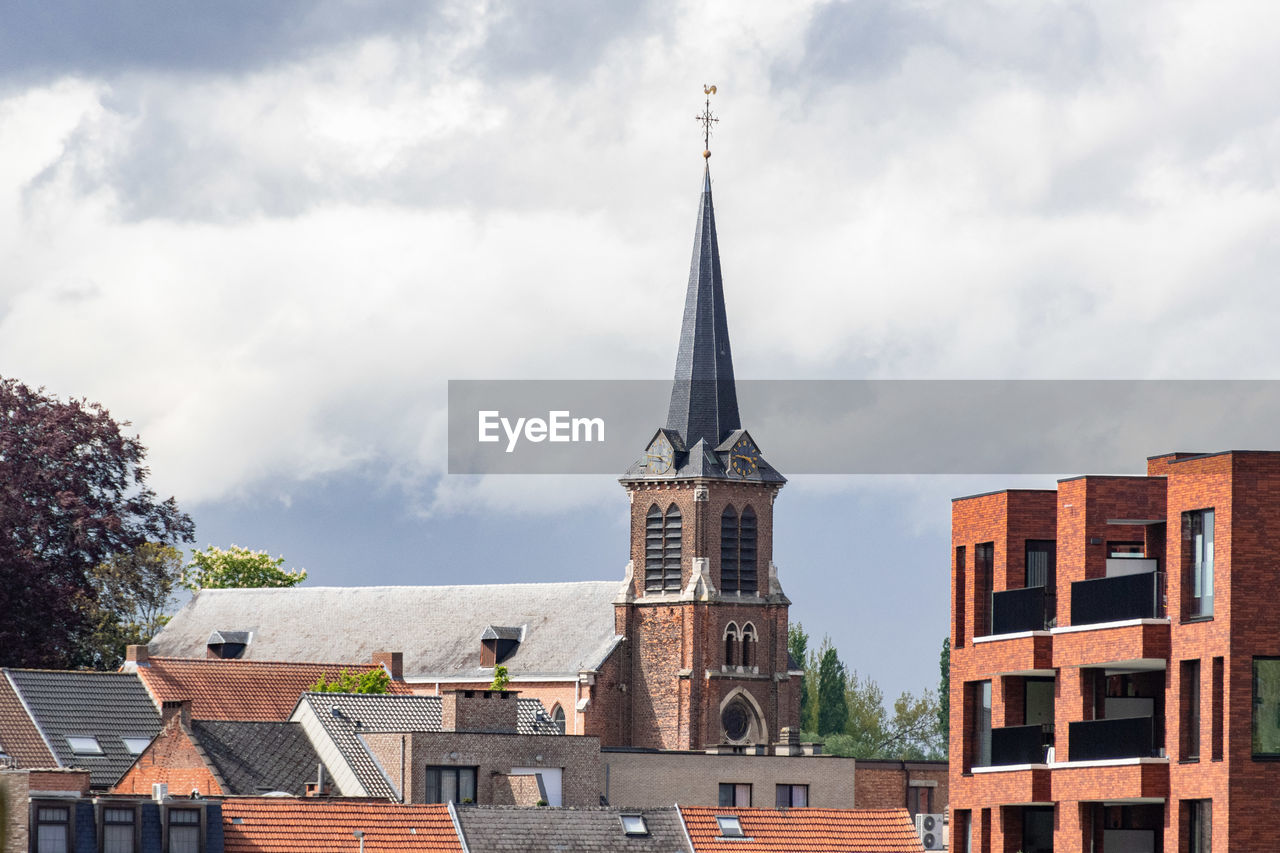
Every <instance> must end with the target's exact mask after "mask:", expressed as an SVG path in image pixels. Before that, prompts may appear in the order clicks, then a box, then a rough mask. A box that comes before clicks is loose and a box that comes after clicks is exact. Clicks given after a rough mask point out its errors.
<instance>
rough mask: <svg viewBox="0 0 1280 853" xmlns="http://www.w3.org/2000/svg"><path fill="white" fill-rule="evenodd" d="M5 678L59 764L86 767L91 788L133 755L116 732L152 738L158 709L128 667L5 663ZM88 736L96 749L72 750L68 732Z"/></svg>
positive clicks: (107, 780) (107, 782) (110, 781)
mask: <svg viewBox="0 0 1280 853" xmlns="http://www.w3.org/2000/svg"><path fill="white" fill-rule="evenodd" d="M5 672H6V674H7V675H8V676H9V682H10V683H11V684H12V685H13V688H14V691H15V692H16V693H17V694H18V695H19V696H20V697H21V699H22V701H23V702H24V703H25V705H26V707H27V708H28V709H30V711H31V718H32V720H33V721H34V722H35V724H36V725H37V726H38V727H39V728H40V731H41V732H42V733H43V734H44V736H45V738H46V739H47V740H48V742H49V744H50V745H51V746H52V747H53V752H54V755H55V756H56V757H57V759H58V764H59V765H60V766H62V767H81V768H84V769H86V770H88V771H89V780H90V784H91V785H92V786H93V787H95V788H106V787H110V786H111V785H114V784H115V783H116V780H118V779H119V778H120V776H121V775H123V774H124V772H125V771H126V770H128V769H129V766H130V765H131V764H133V760H134V758H135V756H134V755H132V754H131V753H130V752H129V750H128V749H126V748H125V745H124V741H123V740H122V738H126V737H139V738H147V739H148V740H150V739H152V738H154V737H155V736H156V734H157V733H159V731H160V715H159V714H158V713H157V712H156V706H155V705H154V704H153V703H152V701H151V697H150V696H149V695H148V694H147V690H146V688H145V687H143V686H142V682H141V681H139V680H138V676H137V675H136V674H134V673H131V672H67V671H58V670H37V669H7V670H5ZM77 736H80V737H92V738H95V739H96V740H97V742H98V745H99V746H100V747H101V749H102V754H101V755H77V754H74V753H72V751H71V747H70V745H69V744H68V742H67V738H68V737H77Z"/></svg>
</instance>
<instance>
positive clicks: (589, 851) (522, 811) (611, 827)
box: [457, 806, 689, 853]
mask: <svg viewBox="0 0 1280 853" xmlns="http://www.w3.org/2000/svg"><path fill="white" fill-rule="evenodd" d="M457 813H458V823H459V824H460V825H461V827H462V834H463V836H464V837H465V838H466V841H467V846H468V847H469V848H470V849H472V850H484V851H486V853H526V851H527V853H544V851H545V853H551V851H557V853H560V851H568V853H615V851H616V852H617V853H625V851H641V850H645V851H654V853H673V851H689V844H688V842H687V841H686V840H685V834H684V829H683V826H682V825H681V821H680V815H679V814H678V813H677V812H676V810H675V808H674V807H665V808H658V809H625V808H623V809H619V808H592V809H574V808H537V809H528V808H518V807H515V806H460V807H458V809H457ZM623 814H641V815H644V818H645V823H646V825H647V826H648V830H649V834H648V835H642V836H627V835H624V834H623V832H622V821H621V820H620V819H619V815H623Z"/></svg>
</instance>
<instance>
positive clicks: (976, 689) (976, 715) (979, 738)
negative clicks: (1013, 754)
mask: <svg viewBox="0 0 1280 853" xmlns="http://www.w3.org/2000/svg"><path fill="white" fill-rule="evenodd" d="M969 690H970V691H971V701H972V703H973V717H972V718H971V719H970V725H969V744H970V750H969V766H970V767H989V766H990V765H991V682H990V681H972V682H970V683H969Z"/></svg>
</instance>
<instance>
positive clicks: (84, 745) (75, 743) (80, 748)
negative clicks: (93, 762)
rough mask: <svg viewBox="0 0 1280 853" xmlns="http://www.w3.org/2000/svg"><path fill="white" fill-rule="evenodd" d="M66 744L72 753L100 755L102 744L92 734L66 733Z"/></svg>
mask: <svg viewBox="0 0 1280 853" xmlns="http://www.w3.org/2000/svg"><path fill="white" fill-rule="evenodd" d="M67 746H69V747H71V752H72V754H73V755H102V745H101V744H99V743H98V739H97V738H96V737H93V736H92V735H67Z"/></svg>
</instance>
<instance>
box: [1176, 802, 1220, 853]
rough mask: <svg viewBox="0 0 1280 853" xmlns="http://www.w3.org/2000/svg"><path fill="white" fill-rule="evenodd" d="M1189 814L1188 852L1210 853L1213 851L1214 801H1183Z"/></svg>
mask: <svg viewBox="0 0 1280 853" xmlns="http://www.w3.org/2000/svg"><path fill="white" fill-rule="evenodd" d="M1182 805H1183V808H1184V809H1185V810H1186V813H1187V842H1188V843H1187V850H1188V851H1189V852H1190V853H1210V851H1211V850H1213V800H1183V803H1182Z"/></svg>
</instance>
